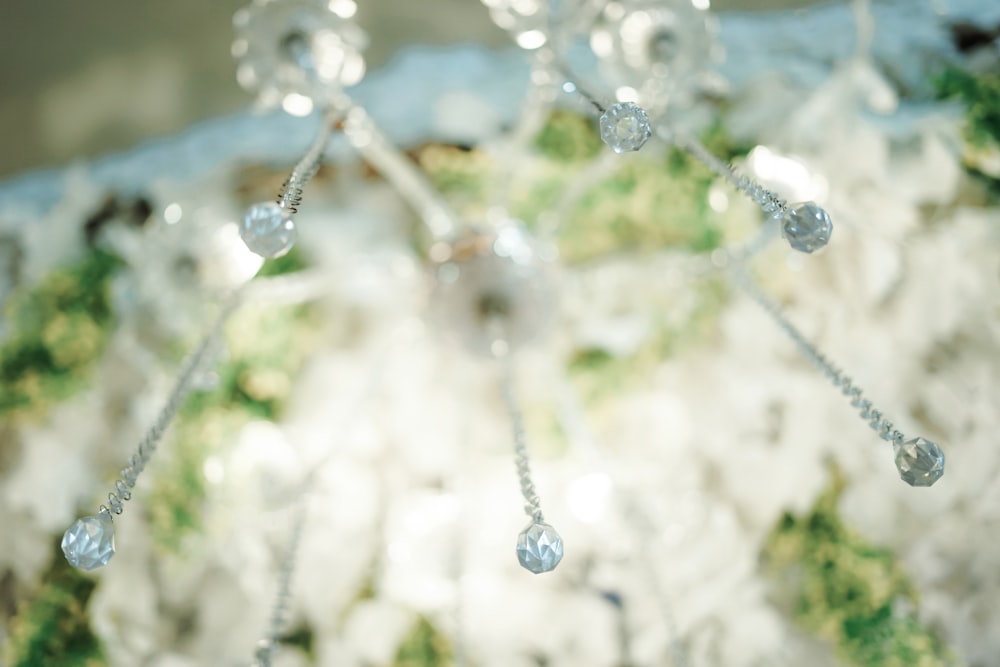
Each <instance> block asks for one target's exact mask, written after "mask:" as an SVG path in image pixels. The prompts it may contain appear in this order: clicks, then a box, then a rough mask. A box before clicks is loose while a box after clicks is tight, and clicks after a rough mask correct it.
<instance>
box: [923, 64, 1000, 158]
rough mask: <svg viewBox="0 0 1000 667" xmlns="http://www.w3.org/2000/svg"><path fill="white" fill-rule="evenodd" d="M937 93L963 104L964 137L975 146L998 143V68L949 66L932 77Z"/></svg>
mask: <svg viewBox="0 0 1000 667" xmlns="http://www.w3.org/2000/svg"><path fill="white" fill-rule="evenodd" d="M934 85H935V88H936V90H937V94H938V96H939V97H941V98H943V99H958V100H961V101H962V102H963V103H964V104H965V107H966V116H965V119H966V125H965V135H966V139H967V140H968V141H969V142H970V143H972V144H975V145H977V146H986V145H992V146H1000V72H981V73H972V72H967V71H965V70H963V69H959V68H958V67H949V68H948V69H946V70H945V71H944V72H942V73H941V74H940V75H939V76H938V77H937V78H936V79H935V81H934Z"/></svg>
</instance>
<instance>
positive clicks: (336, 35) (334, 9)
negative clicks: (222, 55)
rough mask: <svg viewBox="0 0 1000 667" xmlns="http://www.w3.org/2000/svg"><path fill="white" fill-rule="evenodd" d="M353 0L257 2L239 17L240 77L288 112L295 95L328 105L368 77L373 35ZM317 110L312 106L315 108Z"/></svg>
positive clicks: (235, 22)
mask: <svg viewBox="0 0 1000 667" xmlns="http://www.w3.org/2000/svg"><path fill="white" fill-rule="evenodd" d="M355 10H356V5H355V4H354V2H353V1H351V0H339V1H337V2H327V1H325V0H254V2H253V3H251V4H250V5H248V6H247V7H244V8H242V9H240V10H239V11H237V12H236V14H235V15H234V16H233V28H234V31H235V39H234V41H233V45H232V53H233V57H234V58H235V59H236V78H237V80H238V81H239V83H240V85H241V86H243V88H245V89H247V90H249V91H252V92H256V93H257V95H258V97H259V100H260V102H261V104H262V105H263V106H266V107H275V106H278V105H282V104H284V105H285V106H286V108H288V98H289V96H299V97H300V98H301V97H305V98H308V99H309V100H312V101H313V102H323V101H325V100H327V99H328V98H329V96H330V94H331V93H332V92H334V91H336V90H337V89H339V88H340V87H342V86H350V85H353V84H355V83H357V82H358V81H360V80H361V77H362V76H364V73H365V62H364V58H363V57H362V55H361V54H362V51H363V50H364V48H365V46H366V44H367V39H368V38H367V36H366V35H365V33H364V31H362V30H361V28H359V27H358V26H357V25H356V24H355V23H354V22H353V21H352V20H350V17H351V16H353V14H354V11H355ZM310 108H311V107H310Z"/></svg>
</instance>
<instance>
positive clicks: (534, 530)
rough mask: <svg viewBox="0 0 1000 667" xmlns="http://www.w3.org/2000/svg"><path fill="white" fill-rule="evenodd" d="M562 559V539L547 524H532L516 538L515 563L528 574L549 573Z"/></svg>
mask: <svg viewBox="0 0 1000 667" xmlns="http://www.w3.org/2000/svg"><path fill="white" fill-rule="evenodd" d="M562 557H563V541H562V538H561V537H559V533H557V532H556V529H555V528H553V527H552V526H550V525H549V524H547V523H532V524H531V525H530V526H528V527H527V528H525V529H524V530H522V531H521V534H520V535H518V536H517V561H518V562H519V563H520V564H521V567H523V568H524V569H525V570H528V571H529V572H534V573H535V574H541V573H542V572H551V571H552V570H554V569H555V568H556V565H558V564H559V561H561V560H562Z"/></svg>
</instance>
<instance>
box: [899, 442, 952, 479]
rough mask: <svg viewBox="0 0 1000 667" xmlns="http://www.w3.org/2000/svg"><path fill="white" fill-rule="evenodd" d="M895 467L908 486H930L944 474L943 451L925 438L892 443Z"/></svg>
mask: <svg viewBox="0 0 1000 667" xmlns="http://www.w3.org/2000/svg"><path fill="white" fill-rule="evenodd" d="M893 449H894V450H895V452H896V468H898V469H899V476H900V477H901V478H902V479H903V481H904V482H906V483H907V484H909V485H910V486H930V485H931V484H933V483H934V482H936V481H938V480H939V479H941V475H943V474H944V452H942V451H941V448H940V447H938V446H937V445H935V444H934V443H933V442H931V441H930V440H927V439H926V438H914V439H913V440H907V441H906V442H904V443H902V444H898V443H894V444H893Z"/></svg>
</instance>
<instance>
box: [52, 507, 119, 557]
mask: <svg viewBox="0 0 1000 667" xmlns="http://www.w3.org/2000/svg"><path fill="white" fill-rule="evenodd" d="M62 550H63V553H64V554H66V560H68V561H69V564H70V565H72V566H73V567H78V568H80V569H81V570H88V571H89V570H96V569H97V568H99V567H104V566H105V565H107V564H108V562H109V561H110V560H111V557H112V556H114V555H115V526H114V524H113V523H112V522H111V515H110V514H108V513H107V512H101V513H99V514H97V515H96V516H85V517H83V518H82V519H77V520H76V521H74V522H73V525H72V526H70V527H69V529H68V530H67V531H66V532H65V534H63V539H62Z"/></svg>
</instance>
